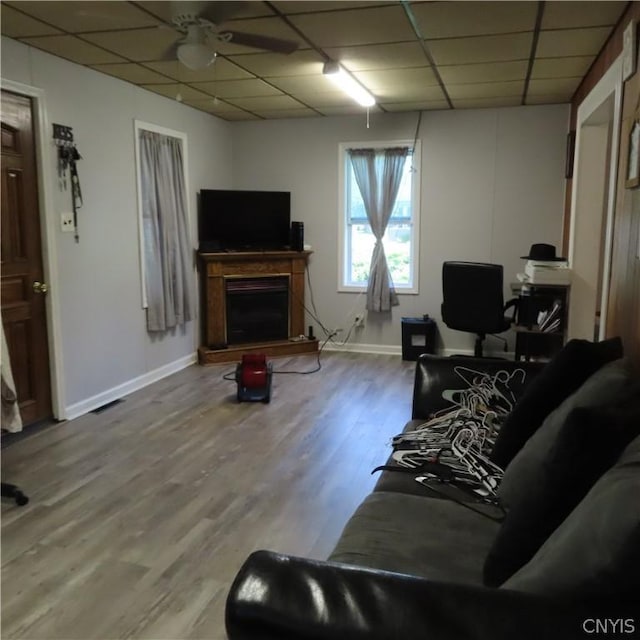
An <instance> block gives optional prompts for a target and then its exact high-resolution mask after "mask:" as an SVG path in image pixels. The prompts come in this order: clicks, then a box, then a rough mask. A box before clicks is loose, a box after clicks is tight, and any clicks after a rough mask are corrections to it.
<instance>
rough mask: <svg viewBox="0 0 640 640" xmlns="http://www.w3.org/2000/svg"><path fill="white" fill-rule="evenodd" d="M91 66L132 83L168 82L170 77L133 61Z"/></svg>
mask: <svg viewBox="0 0 640 640" xmlns="http://www.w3.org/2000/svg"><path fill="white" fill-rule="evenodd" d="M92 68H93V69H95V70H96V71H100V72H102V73H106V74H108V75H110V76H115V77H116V78H120V79H121V80H126V81H127V82H133V84H152V83H158V82H159V83H162V82H170V78H167V77H166V76H163V75H161V74H159V73H156V72H155V71H152V70H151V69H147V68H146V67H143V66H142V65H139V64H135V63H133V62H125V63H122V64H98V65H92Z"/></svg>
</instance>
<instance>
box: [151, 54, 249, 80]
mask: <svg viewBox="0 0 640 640" xmlns="http://www.w3.org/2000/svg"><path fill="white" fill-rule="evenodd" d="M144 66H145V67H149V69H153V70H154V71H157V72H158V73H162V74H164V75H165V76H169V77H170V78H173V79H174V80H180V82H217V81H218V80H241V79H244V78H252V77H253V76H252V75H251V74H250V73H248V72H247V71H243V70H242V69H241V68H240V67H238V65H236V64H233V62H229V61H228V60H225V59H224V58H222V57H221V56H218V58H217V59H216V61H215V62H214V63H213V64H211V65H209V66H208V67H207V68H206V69H201V70H199V71H193V70H191V69H187V67H185V66H184V65H183V64H181V63H180V62H178V61H177V60H166V61H164V62H145V63H144Z"/></svg>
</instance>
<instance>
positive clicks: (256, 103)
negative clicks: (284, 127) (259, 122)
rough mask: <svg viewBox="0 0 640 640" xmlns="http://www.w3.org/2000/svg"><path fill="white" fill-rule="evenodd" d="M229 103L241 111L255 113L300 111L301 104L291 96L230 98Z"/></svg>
mask: <svg viewBox="0 0 640 640" xmlns="http://www.w3.org/2000/svg"><path fill="white" fill-rule="evenodd" d="M227 101H228V102H230V103H231V104H234V105H236V106H238V107H240V108H241V109H247V110H248V111H251V112H253V113H255V112H256V110H258V109H259V110H262V111H269V110H274V109H300V108H301V107H302V106H304V105H301V104H300V102H298V101H297V100H294V99H293V98H290V97H289V96H263V97H254V98H228V99H227Z"/></svg>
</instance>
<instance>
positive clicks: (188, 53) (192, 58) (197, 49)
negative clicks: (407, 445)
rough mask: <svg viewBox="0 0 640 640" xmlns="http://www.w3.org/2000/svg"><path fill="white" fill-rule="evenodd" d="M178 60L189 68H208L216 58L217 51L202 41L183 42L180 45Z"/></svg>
mask: <svg viewBox="0 0 640 640" xmlns="http://www.w3.org/2000/svg"><path fill="white" fill-rule="evenodd" d="M177 54H178V60H180V62H182V64H183V65H184V66H185V67H187V68H188V69H193V70H198V69H206V67H208V66H209V65H210V64H211V63H212V62H213V61H214V60H215V59H216V55H217V54H216V52H215V51H214V50H213V49H211V47H209V46H208V45H206V44H204V43H202V42H183V43H182V44H181V45H179V46H178V51H177Z"/></svg>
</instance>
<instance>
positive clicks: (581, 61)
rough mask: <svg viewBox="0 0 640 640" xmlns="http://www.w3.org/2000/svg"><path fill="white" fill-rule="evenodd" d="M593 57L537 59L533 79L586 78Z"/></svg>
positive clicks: (532, 72) (534, 64)
mask: <svg viewBox="0 0 640 640" xmlns="http://www.w3.org/2000/svg"><path fill="white" fill-rule="evenodd" d="M592 62H593V56H577V57H573V58H537V59H536V60H535V61H534V63H533V68H532V70H531V77H532V78H571V77H575V76H580V77H581V78H582V77H584V75H585V73H587V71H588V70H589V67H590V66H591V63H592Z"/></svg>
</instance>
